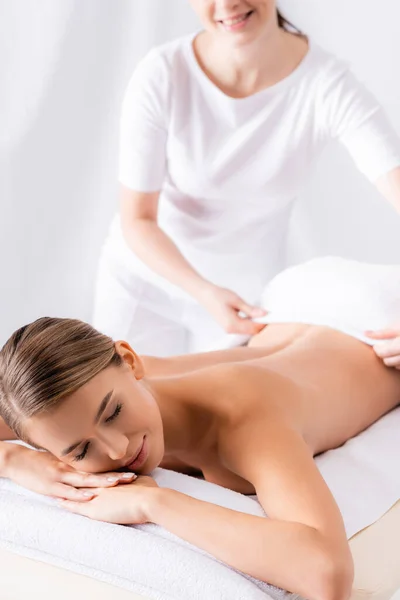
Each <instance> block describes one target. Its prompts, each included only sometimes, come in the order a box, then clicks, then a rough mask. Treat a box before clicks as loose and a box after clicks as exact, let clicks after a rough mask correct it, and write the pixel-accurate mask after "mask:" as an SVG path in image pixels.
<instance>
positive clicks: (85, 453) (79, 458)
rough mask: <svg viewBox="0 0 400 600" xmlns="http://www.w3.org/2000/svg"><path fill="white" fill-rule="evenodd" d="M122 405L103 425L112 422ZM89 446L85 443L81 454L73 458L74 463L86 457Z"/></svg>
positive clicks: (120, 405)
mask: <svg viewBox="0 0 400 600" xmlns="http://www.w3.org/2000/svg"><path fill="white" fill-rule="evenodd" d="M122 407H123V404H117V406H116V408H115V411H114V412H113V414H112V415H111V416H109V417H108V419H106V420H105V421H104V422H105V423H111V422H112V421H114V420H115V419H116V418H117V417H118V415H119V414H120V412H121V410H122ZM89 446H90V442H86V444H85V447H84V448H83V450H82V452H81V453H80V454H77V455H76V456H75V458H74V460H75V461H80V460H83V459H84V458H85V456H86V455H87V452H88V449H89Z"/></svg>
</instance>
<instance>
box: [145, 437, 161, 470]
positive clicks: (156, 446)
mask: <svg viewBox="0 0 400 600" xmlns="http://www.w3.org/2000/svg"><path fill="white" fill-rule="evenodd" d="M151 441H152V448H150V449H149V456H148V457H147V460H146V462H145V464H144V465H143V467H142V468H141V469H140V471H141V475H149V474H150V473H151V472H152V471H154V469H157V467H159V466H160V464H161V462H162V460H163V458H164V453H165V450H164V440H163V439H159V440H154V439H153V440H151Z"/></svg>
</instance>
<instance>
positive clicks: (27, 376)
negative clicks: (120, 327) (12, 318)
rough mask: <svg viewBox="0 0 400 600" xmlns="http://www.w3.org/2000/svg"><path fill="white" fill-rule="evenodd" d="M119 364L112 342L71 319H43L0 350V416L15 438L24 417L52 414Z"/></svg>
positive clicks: (21, 431)
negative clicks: (50, 412)
mask: <svg viewBox="0 0 400 600" xmlns="http://www.w3.org/2000/svg"><path fill="white" fill-rule="evenodd" d="M121 363H122V359H121V357H120V355H119V354H118V353H117V351H116V349H115V344H114V342H113V340H112V339H111V338H109V337H108V336H106V335H103V334H102V333H100V332H98V331H97V330H96V329H94V328H93V327H91V326H90V325H88V324H87V323H83V322H82V321H78V320H75V319H52V318H49V317H44V318H42V319H38V320H37V321H34V322H33V323H30V324H29V325H26V326H25V327H21V328H20V329H18V330H17V331H16V332H15V333H14V334H13V335H12V336H11V337H10V339H9V340H8V341H7V342H6V344H5V345H4V346H3V348H2V349H1V350H0V416H1V417H2V418H3V419H4V421H5V423H6V424H7V425H8V427H10V429H12V430H13V431H14V433H15V434H16V435H17V437H18V438H20V439H21V440H24V441H26V442H28V443H31V442H30V441H29V440H28V439H27V436H26V435H25V434H24V430H23V424H24V421H25V420H26V419H29V418H31V417H33V416H34V415H38V414H40V413H42V412H45V411H50V410H51V409H52V408H53V407H55V406H56V405H57V404H58V403H59V402H61V400H63V399H65V398H67V397H68V396H70V395H71V394H73V393H74V392H75V391H76V390H78V389H79V388H80V387H82V386H83V385H85V384H86V383H87V382H88V381H89V380H90V379H92V378H93V377H94V376H95V375H97V374H98V373H99V372H100V371H102V370H103V369H106V368H107V367H109V366H119V365H120V364H121Z"/></svg>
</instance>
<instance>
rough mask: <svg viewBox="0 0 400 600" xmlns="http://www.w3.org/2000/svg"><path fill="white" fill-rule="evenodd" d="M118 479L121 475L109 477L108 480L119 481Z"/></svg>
mask: <svg viewBox="0 0 400 600" xmlns="http://www.w3.org/2000/svg"><path fill="white" fill-rule="evenodd" d="M118 479H119V477H107V481H112V482H113V483H115V482H116V481H118Z"/></svg>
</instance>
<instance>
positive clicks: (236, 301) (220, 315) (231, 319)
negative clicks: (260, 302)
mask: <svg viewBox="0 0 400 600" xmlns="http://www.w3.org/2000/svg"><path fill="white" fill-rule="evenodd" d="M197 300H198V301H199V302H200V304H202V306H204V308H205V309H206V310H207V311H208V312H209V313H210V314H211V315H212V316H213V317H214V319H215V320H216V321H217V323H219V324H220V325H221V326H222V327H223V328H224V330H225V331H226V332H227V333H241V334H245V335H256V334H257V333H259V332H260V331H261V330H262V329H264V327H265V325H263V324H261V323H254V322H253V321H251V319H254V318H257V317H263V316H264V315H266V314H267V313H266V311H265V310H263V309H262V308H259V307H256V306H251V305H250V304H247V303H246V302H245V301H244V300H242V298H241V297H240V296H238V295H237V294H235V292H232V291H231V290H227V289H225V288H221V287H218V286H216V285H212V284H209V285H207V286H205V287H204V288H203V289H202V291H201V292H200V294H199V295H198V296H197ZM240 312H241V313H243V314H244V315H245V316H244V317H241V316H240V315H239V313H240Z"/></svg>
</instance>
